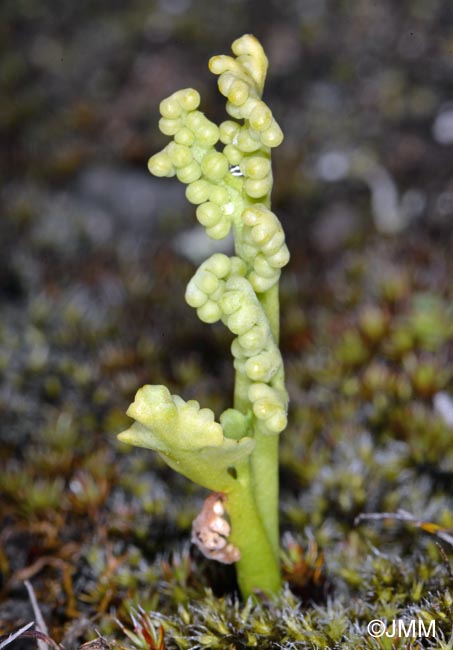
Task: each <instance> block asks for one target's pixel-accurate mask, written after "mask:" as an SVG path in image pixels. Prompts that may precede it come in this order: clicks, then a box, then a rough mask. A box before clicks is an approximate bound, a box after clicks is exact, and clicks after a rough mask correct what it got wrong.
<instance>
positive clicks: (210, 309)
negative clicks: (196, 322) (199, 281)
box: [197, 300, 222, 323]
mask: <svg viewBox="0 0 453 650" xmlns="http://www.w3.org/2000/svg"><path fill="white" fill-rule="evenodd" d="M197 314H198V318H199V319H200V320H201V321H203V323H216V322H217V321H218V320H220V318H221V317H222V312H221V310H220V307H219V305H218V304H217V303H215V302H213V301H212V300H208V301H207V302H206V303H205V304H204V305H203V306H202V307H200V308H199V309H197Z"/></svg>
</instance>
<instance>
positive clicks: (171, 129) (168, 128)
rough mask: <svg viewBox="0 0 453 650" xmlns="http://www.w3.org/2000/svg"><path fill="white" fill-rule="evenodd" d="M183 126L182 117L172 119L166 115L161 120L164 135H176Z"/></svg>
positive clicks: (161, 129) (160, 124) (160, 126)
mask: <svg viewBox="0 0 453 650" xmlns="http://www.w3.org/2000/svg"><path fill="white" fill-rule="evenodd" d="M181 127H182V122H181V120H180V119H176V120H170V119H168V118H166V117H161V118H160V120H159V130H160V131H161V133H163V134H164V135H175V133H177V132H178V131H179V129H180V128H181Z"/></svg>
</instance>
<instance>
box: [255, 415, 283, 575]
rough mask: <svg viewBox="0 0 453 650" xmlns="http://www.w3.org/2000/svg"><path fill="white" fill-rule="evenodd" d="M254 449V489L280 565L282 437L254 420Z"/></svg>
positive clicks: (265, 527)
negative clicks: (280, 438) (280, 455)
mask: <svg viewBox="0 0 453 650" xmlns="http://www.w3.org/2000/svg"><path fill="white" fill-rule="evenodd" d="M254 439H255V443H256V444H255V449H254V450H253V452H252V455H251V469H252V490H253V494H254V497H255V502H256V507H257V509H258V512H259V514H260V517H261V520H262V522H263V525H264V529H265V531H266V534H267V537H268V539H269V542H270V544H271V546H272V550H273V553H274V557H275V559H276V561H277V562H279V555H280V534H279V524H278V492H279V487H278V443H279V436H278V435H272V434H269V433H262V431H261V430H260V425H259V422H257V421H256V420H255V427H254Z"/></svg>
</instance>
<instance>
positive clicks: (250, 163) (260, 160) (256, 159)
mask: <svg viewBox="0 0 453 650" xmlns="http://www.w3.org/2000/svg"><path fill="white" fill-rule="evenodd" d="M241 169H242V171H243V173H244V174H245V175H246V176H248V177H249V178H252V179H253V180H261V179H262V178H265V177H266V176H269V174H270V173H271V161H270V160H269V158H265V157H264V156H251V157H250V158H246V159H245V160H244V161H243V163H242V165H241Z"/></svg>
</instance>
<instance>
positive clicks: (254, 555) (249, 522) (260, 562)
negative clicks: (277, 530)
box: [226, 462, 281, 598]
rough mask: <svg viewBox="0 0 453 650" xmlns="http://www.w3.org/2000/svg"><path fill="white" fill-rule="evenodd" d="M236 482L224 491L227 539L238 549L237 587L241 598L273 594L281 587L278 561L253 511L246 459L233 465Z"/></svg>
mask: <svg viewBox="0 0 453 650" xmlns="http://www.w3.org/2000/svg"><path fill="white" fill-rule="evenodd" d="M236 470H237V472H238V478H237V484H236V487H235V488H233V490H232V491H231V492H229V493H228V501H227V504H226V506H227V510H228V514H229V517H230V522H231V535H230V538H229V539H230V541H231V543H232V544H234V545H235V546H237V547H238V548H239V549H240V552H241V558H240V560H239V561H238V562H237V563H236V568H237V578H238V583H239V588H240V590H241V593H242V595H243V596H244V598H248V597H249V596H252V595H253V594H256V592H257V591H258V592H259V591H262V592H264V593H266V594H275V593H277V592H278V591H279V589H280V587H281V576H280V565H279V561H278V558H276V557H275V553H274V550H273V548H272V546H271V544H270V542H269V539H268V537H267V534H266V531H265V529H264V527H263V523H262V519H261V517H260V515H259V514H258V512H257V508H256V503H255V499H254V497H253V494H252V486H251V483H250V469H249V465H248V463H247V462H245V463H243V464H241V465H240V466H237V467H236Z"/></svg>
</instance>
